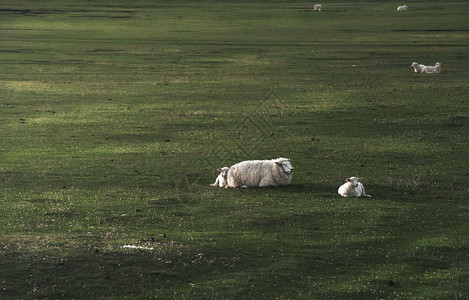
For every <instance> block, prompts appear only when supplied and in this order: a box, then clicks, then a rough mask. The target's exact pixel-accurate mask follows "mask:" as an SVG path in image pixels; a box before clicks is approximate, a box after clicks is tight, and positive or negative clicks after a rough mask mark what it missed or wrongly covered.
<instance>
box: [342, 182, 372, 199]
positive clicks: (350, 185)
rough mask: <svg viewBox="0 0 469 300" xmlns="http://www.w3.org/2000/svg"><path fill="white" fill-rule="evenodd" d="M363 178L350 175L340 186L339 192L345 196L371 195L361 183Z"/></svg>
mask: <svg viewBox="0 0 469 300" xmlns="http://www.w3.org/2000/svg"><path fill="white" fill-rule="evenodd" d="M362 180H363V178H361V177H350V178H347V179H345V181H346V182H345V183H344V184H343V185H341V186H340V187H339V190H338V193H339V194H340V195H341V196H343V197H371V195H367V194H366V193H365V187H364V186H363V184H362V183H361V181H362Z"/></svg>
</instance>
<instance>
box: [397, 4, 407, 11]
mask: <svg viewBox="0 0 469 300" xmlns="http://www.w3.org/2000/svg"><path fill="white" fill-rule="evenodd" d="M408 8H409V7H408V6H407V5H400V6H398V7H397V11H404V10H407V9H408Z"/></svg>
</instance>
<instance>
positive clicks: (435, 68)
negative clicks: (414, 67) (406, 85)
mask: <svg viewBox="0 0 469 300" xmlns="http://www.w3.org/2000/svg"><path fill="white" fill-rule="evenodd" d="M440 72H441V63H439V62H437V63H436V64H435V65H434V66H425V67H423V69H422V73H440Z"/></svg>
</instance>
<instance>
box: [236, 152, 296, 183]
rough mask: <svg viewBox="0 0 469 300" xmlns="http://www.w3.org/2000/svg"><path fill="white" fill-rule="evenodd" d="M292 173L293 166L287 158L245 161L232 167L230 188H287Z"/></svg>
mask: <svg viewBox="0 0 469 300" xmlns="http://www.w3.org/2000/svg"><path fill="white" fill-rule="evenodd" d="M292 173H293V166H292V164H291V162H290V160H289V159H287V158H277V159H272V160H248V161H243V162H240V163H237V164H235V165H233V166H231V167H230V169H229V171H228V178H227V179H228V187H232V188H237V187H243V188H250V187H265V186H286V185H289V184H290V182H291V178H292Z"/></svg>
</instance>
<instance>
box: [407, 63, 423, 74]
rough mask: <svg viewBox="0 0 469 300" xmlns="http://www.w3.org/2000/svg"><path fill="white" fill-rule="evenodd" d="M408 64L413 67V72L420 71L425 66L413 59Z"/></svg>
mask: <svg viewBox="0 0 469 300" xmlns="http://www.w3.org/2000/svg"><path fill="white" fill-rule="evenodd" d="M410 66H411V67H412V68H414V72H415V73H422V69H423V68H424V67H425V65H421V64H418V63H416V62H415V61H414V62H413V63H412V64H411V65H410Z"/></svg>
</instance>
